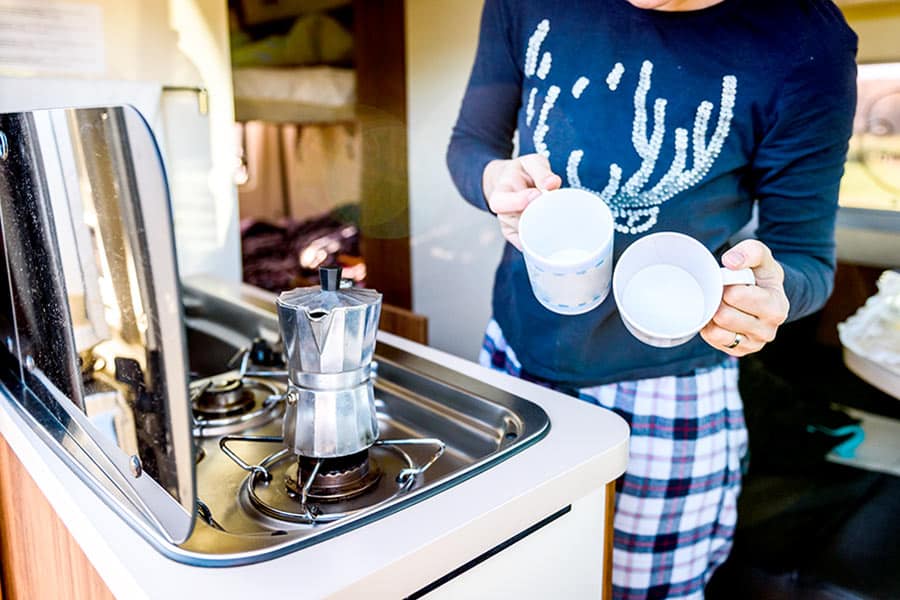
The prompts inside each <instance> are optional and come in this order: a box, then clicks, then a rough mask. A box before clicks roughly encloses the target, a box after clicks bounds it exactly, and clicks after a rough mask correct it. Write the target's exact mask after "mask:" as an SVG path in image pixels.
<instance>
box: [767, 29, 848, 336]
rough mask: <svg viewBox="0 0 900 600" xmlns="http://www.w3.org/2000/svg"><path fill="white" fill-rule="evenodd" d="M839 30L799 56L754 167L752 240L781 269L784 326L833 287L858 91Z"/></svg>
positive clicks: (819, 302)
mask: <svg viewBox="0 0 900 600" xmlns="http://www.w3.org/2000/svg"><path fill="white" fill-rule="evenodd" d="M841 25H842V26H843V27H842V29H841V30H840V31H843V32H845V33H844V37H843V38H841V39H840V40H838V43H832V44H828V45H827V46H826V44H824V43H823V44H821V45H820V46H819V50H817V51H815V52H804V53H803V56H802V61H801V62H800V64H798V65H797V66H795V67H794V68H793V70H792V71H791V72H790V73H788V75H787V77H786V79H785V83H784V86H783V89H782V90H781V94H780V95H779V97H778V99H777V100H776V101H775V103H774V120H773V121H770V122H771V123H772V125H771V127H770V128H769V129H768V131H766V132H765V134H764V135H763V139H762V141H761V143H760V145H759V146H758V148H757V152H756V155H755V157H754V160H753V163H752V167H751V173H752V183H753V185H754V186H755V187H754V188H753V191H754V192H755V196H756V199H757V200H758V202H759V225H758V228H757V231H756V236H757V238H758V239H759V240H760V241H762V242H763V243H765V244H766V245H767V246H768V247H769V248H770V249H771V250H772V253H773V254H774V256H775V258H776V259H777V260H778V262H779V263H780V264H781V265H782V267H783V268H784V290H785V293H786V294H787V297H788V300H789V301H790V304H791V307H790V312H789V314H788V320H789V321H791V320H795V319H798V318H800V317H803V316H806V315H808V314H811V313H813V312H815V311H817V310H819V309H820V308H821V307H822V306H823V305H824V304H825V302H826V300H827V299H828V297H829V296H830V295H831V292H832V290H833V288H834V271H835V265H836V251H835V240H834V235H835V221H836V218H837V209H838V191H839V188H840V181H841V177H842V176H843V172H844V162H845V161H846V158H847V149H848V142H849V139H850V135H851V133H852V126H853V117H854V113H855V109H856V90H857V88H856V36H855V34H853V32H852V31H850V30H849V28H847V27H846V25H844V24H843V23H841ZM832 31H834V30H832ZM829 37H831V40H830V41H831V42H834V41H835V39H834V37H833V36H829Z"/></svg>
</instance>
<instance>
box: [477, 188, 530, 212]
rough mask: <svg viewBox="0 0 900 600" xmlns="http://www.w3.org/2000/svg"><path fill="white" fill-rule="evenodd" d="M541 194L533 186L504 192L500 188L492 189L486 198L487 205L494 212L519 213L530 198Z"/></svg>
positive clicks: (528, 202)
mask: <svg viewBox="0 0 900 600" xmlns="http://www.w3.org/2000/svg"><path fill="white" fill-rule="evenodd" d="M540 195H541V191H540V190H538V189H535V188H528V189H524V190H519V191H516V192H512V191H510V192H506V191H502V190H497V191H494V193H493V194H491V197H490V198H488V207H489V208H490V209H491V211H493V212H494V213H495V214H501V213H520V212H522V211H523V210H525V207H526V206H528V205H529V204H530V203H531V201H532V200H534V199H535V198H537V197H538V196H540Z"/></svg>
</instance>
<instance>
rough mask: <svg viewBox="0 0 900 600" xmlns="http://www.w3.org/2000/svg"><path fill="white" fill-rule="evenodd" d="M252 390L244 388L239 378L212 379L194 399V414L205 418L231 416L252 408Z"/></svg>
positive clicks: (253, 399)
mask: <svg viewBox="0 0 900 600" xmlns="http://www.w3.org/2000/svg"><path fill="white" fill-rule="evenodd" d="M254 404H255V398H254V396H253V392H252V390H248V389H244V384H243V382H242V381H241V380H240V379H228V380H224V381H218V382H217V381H213V382H211V383H210V384H209V385H208V386H206V387H205V388H203V391H202V392H201V393H200V395H199V396H197V398H196V399H195V400H194V402H193V405H194V414H195V415H196V416H199V417H204V418H207V419H217V418H221V417H233V416H235V415H240V414H243V413H245V412H248V411H250V410H252V409H253V405H254Z"/></svg>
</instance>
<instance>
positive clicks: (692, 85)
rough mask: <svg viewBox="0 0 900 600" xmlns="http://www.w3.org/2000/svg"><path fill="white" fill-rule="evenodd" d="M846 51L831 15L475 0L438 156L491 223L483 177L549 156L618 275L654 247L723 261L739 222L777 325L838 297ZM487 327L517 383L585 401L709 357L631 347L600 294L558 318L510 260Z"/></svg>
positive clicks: (791, 2) (810, 2) (793, 1)
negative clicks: (595, 219) (608, 212)
mask: <svg viewBox="0 0 900 600" xmlns="http://www.w3.org/2000/svg"><path fill="white" fill-rule="evenodd" d="M856 45H857V39H856V35H855V34H854V33H853V31H852V30H851V29H850V28H849V27H848V26H847V24H846V22H845V20H844V19H843V17H842V15H841V13H840V11H839V10H838V9H837V8H836V7H835V6H834V4H833V3H832V2H831V1H830V0H723V1H722V2H720V3H718V4H715V5H713V6H711V7H709V8H705V9H700V10H693V11H686V12H666V11H657V10H645V9H640V8H637V7H635V6H633V5H631V4H630V3H628V2H627V0H540V1H538V0H487V1H486V3H485V7H484V12H483V15H482V21H481V32H480V37H479V43H478V51H477V55H476V57H475V63H474V66H473V68H472V74H471V77H470V80H469V84H468V87H467V89H466V93H465V96H464V99H463V102H462V107H461V109H460V113H459V118H458V121H457V123H456V126H455V127H454V129H453V135H452V138H451V141H450V146H449V150H448V154H447V162H448V166H449V168H450V172H451V175H452V176H453V179H454V181H455V183H456V185H457V187H458V189H459V191H460V193H461V194H462V195H463V197H465V199H466V200H468V201H469V202H471V203H472V204H474V205H475V206H477V207H479V208H482V209H487V203H486V199H485V197H484V193H483V190H482V174H483V171H484V167H485V165H486V164H487V163H488V162H489V161H491V160H493V159H498V158H509V157H510V156H511V154H512V152H513V149H514V135H517V137H518V153H519V154H528V153H532V152H540V153H543V154H545V155H546V156H548V158H549V160H550V164H551V167H552V168H553V171H554V172H555V173H557V174H559V175H560V176H561V177H562V179H563V186H571V187H580V188H584V189H588V190H592V191H594V192H595V193H597V194H599V195H600V196H601V197H602V198H603V199H604V200H605V201H606V203H607V204H608V205H609V206H610V208H611V209H612V211H613V214H614V216H615V219H616V235H615V241H614V244H615V251H614V259H618V256H619V255H620V254H621V253H622V251H623V250H624V249H625V248H626V247H627V246H628V245H629V244H630V243H632V242H633V241H634V240H636V239H638V238H639V237H641V236H642V235H646V234H648V233H652V232H655V231H666V230H668V231H680V232H682V233H686V234H688V235H691V236H693V237H695V238H696V239H698V240H700V241H701V242H702V243H704V244H705V245H706V246H707V248H709V249H710V250H711V251H713V252H714V253H715V254H716V255H717V256H719V255H721V253H722V252H724V251H725V250H726V249H727V247H728V240H729V238H731V237H732V236H733V235H734V234H735V233H736V232H738V231H739V230H740V229H741V228H742V227H744V226H745V225H746V224H747V223H748V221H749V220H750V218H751V214H752V213H751V211H752V206H753V203H754V201H756V202H758V209H759V212H758V217H759V221H758V228H757V231H756V237H757V238H758V239H760V240H761V241H762V242H763V243H765V244H766V245H767V246H768V247H769V248H771V250H772V252H773V254H774V255H775V258H776V259H777V260H778V261H779V262H780V263H781V265H782V266H783V267H784V271H785V281H784V288H785V292H786V294H787V297H788V299H789V300H790V304H791V309H790V314H789V319H796V318H799V317H801V316H803V315H807V314H809V313H811V312H813V311H815V310H817V309H819V308H821V306H822V305H823V304H824V303H825V301H826V300H827V298H828V296H829V294H830V293H831V290H832V286H833V277H834V267H835V247H834V226H835V217H836V213H837V196H838V188H839V183H840V179H841V176H842V174H843V165H844V161H845V159H846V154H847V146H848V140H849V137H850V134H851V127H852V119H853V113H854V110H855V106H856V64H855V59H856ZM493 314H494V318H495V319H496V320H497V321H498V323H499V324H500V327H501V328H502V329H503V332H504V335H505V337H506V339H507V341H508V342H509V343H510V345H511V346H512V347H513V348H514V349H515V351H516V354H517V357H518V358H519V360H520V361H521V363H522V367H523V369H524V370H526V371H527V372H528V373H530V374H532V375H535V376H537V377H541V378H544V379H547V380H550V381H556V382H564V383H568V384H573V385H578V386H587V385H597V384H602V383H607V382H611V381H620V380H626V379H637V378H643V377H655V376H663V375H671V374H681V373H687V372H689V371H691V370H693V369H695V368H698V367H704V366H709V365H712V364H715V363H716V362H718V361H719V360H721V358H722V354H721V352H719V351H717V350H716V349H714V348H712V347H710V346H709V345H707V344H706V343H705V342H704V341H703V340H702V339H701V338H700V337H699V336H697V337H696V338H695V339H693V340H692V341H691V342H689V343H687V344H684V345H682V346H678V347H676V348H668V349H660V348H654V347H651V346H647V345H644V344H642V343H641V342H639V341H637V340H635V339H634V338H633V337H632V336H631V335H630V334H629V333H628V332H627V331H626V330H625V329H624V326H623V325H622V323H621V319H620V318H619V316H618V314H617V313H616V307H615V302H614V300H613V298H612V295H610V296H609V297H608V299H607V300H606V301H604V303H603V304H601V305H600V306H599V307H598V308H596V309H595V310H593V311H591V312H589V313H587V314H583V315H578V316H560V315H557V314H555V313H552V312H550V311H548V310H546V309H545V308H543V307H542V306H541V305H540V304H539V303H538V301H537V300H536V299H535V298H534V295H533V294H532V292H531V288H530V286H529V282H528V277H527V274H526V271H525V265H524V260H523V258H522V255H521V253H520V252H519V251H518V250H516V249H515V248H514V247H513V246H511V245H510V244H507V245H506V247H505V249H504V253H503V258H502V260H501V263H500V265H499V267H498V269H497V273H496V277H495V283H494V295H493Z"/></svg>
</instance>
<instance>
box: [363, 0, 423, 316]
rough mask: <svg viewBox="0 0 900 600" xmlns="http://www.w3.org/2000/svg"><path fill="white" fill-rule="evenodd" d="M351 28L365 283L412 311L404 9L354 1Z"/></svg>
mask: <svg viewBox="0 0 900 600" xmlns="http://www.w3.org/2000/svg"><path fill="white" fill-rule="evenodd" d="M353 22H354V45H355V58H354V60H355V65H356V102H357V107H356V112H357V118H358V120H359V124H360V127H361V130H360V131H361V160H362V165H361V169H362V170H361V179H360V229H361V234H362V235H361V237H362V240H361V241H362V255H363V259H364V260H365V261H366V270H367V275H366V283H367V285H368V286H369V287H373V288H375V289H377V290H378V291H380V292H381V293H383V294H384V301H385V302H386V303H389V304H393V305H394V306H399V307H401V308H412V286H411V276H412V275H411V268H410V249H409V176H408V172H409V171H408V165H407V140H406V125H407V123H406V42H405V27H404V2H403V0H355V1H354V2H353Z"/></svg>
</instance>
